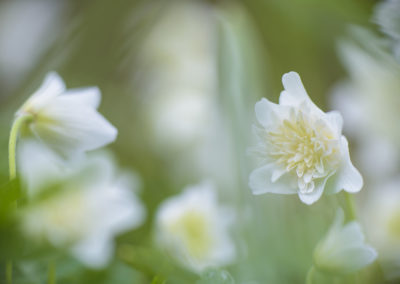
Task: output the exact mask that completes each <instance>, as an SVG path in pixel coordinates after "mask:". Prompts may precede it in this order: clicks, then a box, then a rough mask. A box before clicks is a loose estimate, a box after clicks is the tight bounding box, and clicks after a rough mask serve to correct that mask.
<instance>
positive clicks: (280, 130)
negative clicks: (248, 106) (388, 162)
mask: <svg viewBox="0 0 400 284" xmlns="http://www.w3.org/2000/svg"><path fill="white" fill-rule="evenodd" d="M282 82H283V86H284V87H285V90H284V91H282V92H281V95H280V99H279V104H274V103H272V102H270V101H268V100H267V99H262V100H261V101H259V102H258V103H257V104H256V106H255V111H256V115H257V119H258V121H259V122H260V124H261V126H262V127H261V128H256V134H257V136H258V139H259V145H258V147H257V151H258V153H259V155H260V156H261V158H263V165H262V166H261V167H260V168H257V169H255V170H254V171H253V172H252V173H251V174H250V181H249V186H250V188H251V189H252V191H253V193H254V194H262V193H267V192H271V193H280V194H293V193H298V195H299V197H300V199H301V201H303V202H304V203H306V204H312V203H314V202H315V201H317V200H318V199H319V198H320V197H321V195H322V193H323V191H324V188H325V187H327V188H328V192H329V193H336V192H338V191H340V190H342V189H344V190H346V191H348V192H357V191H359V190H360V189H361V187H362V184H363V180H362V177H361V175H360V173H359V172H358V171H357V169H356V168H355V167H354V166H353V165H352V163H351V161H350V156H349V148H348V143H347V140H346V138H345V137H344V136H343V135H342V123H343V121H342V116H341V115H340V114H339V113H338V112H336V111H332V112H328V113H324V112H322V111H321V110H320V109H319V108H318V107H317V106H316V105H315V104H314V103H313V102H312V101H311V99H310V98H309V97H308V95H307V93H306V90H305V89H304V87H303V84H302V83H301V80H300V77H299V75H298V74H297V73H295V72H290V73H286V74H285V75H283V77H282Z"/></svg>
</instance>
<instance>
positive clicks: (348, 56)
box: [332, 28, 400, 180]
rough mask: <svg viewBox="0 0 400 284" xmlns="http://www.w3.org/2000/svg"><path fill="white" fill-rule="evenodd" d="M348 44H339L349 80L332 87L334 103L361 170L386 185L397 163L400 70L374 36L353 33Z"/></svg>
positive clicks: (364, 32)
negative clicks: (352, 141) (387, 178)
mask: <svg viewBox="0 0 400 284" xmlns="http://www.w3.org/2000/svg"><path fill="white" fill-rule="evenodd" d="M352 39H353V40H346V41H342V42H341V43H340V45H339V55H340V58H341V60H342V63H343V65H344V66H345V67H346V69H347V71H348V73H349V75H350V79H349V80H347V81H344V82H340V83H339V84H338V85H337V86H336V87H335V88H334V90H333V96H332V103H333V106H334V107H335V108H337V109H339V110H340V111H341V112H342V113H343V116H344V119H345V121H346V124H345V128H344V131H345V132H348V133H349V135H352V138H354V139H356V140H357V142H358V146H359V147H358V148H357V149H358V150H357V152H356V155H357V159H358V160H359V161H360V165H361V167H362V169H363V170H364V171H365V172H366V173H367V174H368V176H371V177H375V178H382V179H383V180H384V179H386V177H388V176H390V175H391V174H393V172H395V171H396V169H397V164H398V162H399V153H400V152H399V151H400V131H399V126H398V123H396V121H399V120H400V115H399V114H400V113H399V111H398V107H397V106H398V105H399V104H400V97H399V96H398V93H399V90H400V82H399V80H398V78H399V76H400V65H399V64H398V63H397V62H396V61H395V60H394V58H393V56H392V55H391V54H390V53H389V52H388V51H387V47H386V45H385V43H384V42H382V41H381V40H379V39H377V38H376V37H375V36H374V35H373V34H371V33H369V32H367V31H365V30H362V29H359V28H358V29H353V30H352ZM354 39H355V40H354Z"/></svg>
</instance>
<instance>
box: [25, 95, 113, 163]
mask: <svg viewBox="0 0 400 284" xmlns="http://www.w3.org/2000/svg"><path fill="white" fill-rule="evenodd" d="M39 120H41V121H39ZM31 130H32V131H33V132H34V133H35V134H36V135H37V136H38V138H39V139H41V140H42V141H43V142H44V143H45V144H47V145H48V146H49V147H51V148H53V149H55V150H56V151H57V152H59V153H61V154H63V155H72V154H73V153H74V152H75V153H79V152H83V151H89V150H94V149H96V148H99V147H102V146H104V145H106V144H108V143H111V142H113V141H114V140H115V138H116V136H117V132H118V131H117V129H116V128H115V127H114V126H113V125H111V124H110V123H109V122H108V121H107V120H106V119H105V118H104V117H103V116H102V115H101V114H99V113H98V112H97V111H96V110H94V109H92V108H89V107H85V106H77V105H76V104H75V103H71V102H68V103H67V102H65V100H61V101H57V102H56V103H53V104H51V105H49V106H47V107H46V109H45V110H44V111H43V112H42V113H41V116H40V117H38V121H37V122H36V123H34V124H31Z"/></svg>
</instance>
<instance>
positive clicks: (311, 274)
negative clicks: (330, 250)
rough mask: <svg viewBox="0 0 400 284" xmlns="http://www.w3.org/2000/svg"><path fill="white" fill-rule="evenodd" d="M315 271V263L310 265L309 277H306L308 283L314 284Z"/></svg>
mask: <svg viewBox="0 0 400 284" xmlns="http://www.w3.org/2000/svg"><path fill="white" fill-rule="evenodd" d="M314 272H315V268H314V265H313V266H311V267H310V269H309V270H308V272H307V277H306V284H312V282H313V278H314Z"/></svg>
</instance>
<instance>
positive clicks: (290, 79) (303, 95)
mask: <svg viewBox="0 0 400 284" xmlns="http://www.w3.org/2000/svg"><path fill="white" fill-rule="evenodd" d="M282 84H283V86H284V88H285V90H284V91H282V92H281V95H280V97H279V104H280V105H281V106H292V107H302V108H304V107H307V108H309V110H310V111H312V112H314V113H315V114H316V115H318V116H322V115H323V114H324V113H323V112H322V111H321V110H320V109H319V108H318V107H317V106H316V105H315V104H314V103H313V102H312V100H311V99H310V97H309V96H308V94H307V91H306V89H305V88H304V85H303V83H302V82H301V79H300V76H299V74H298V73H296V72H293V71H291V72H289V73H286V74H284V75H283V76H282Z"/></svg>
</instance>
